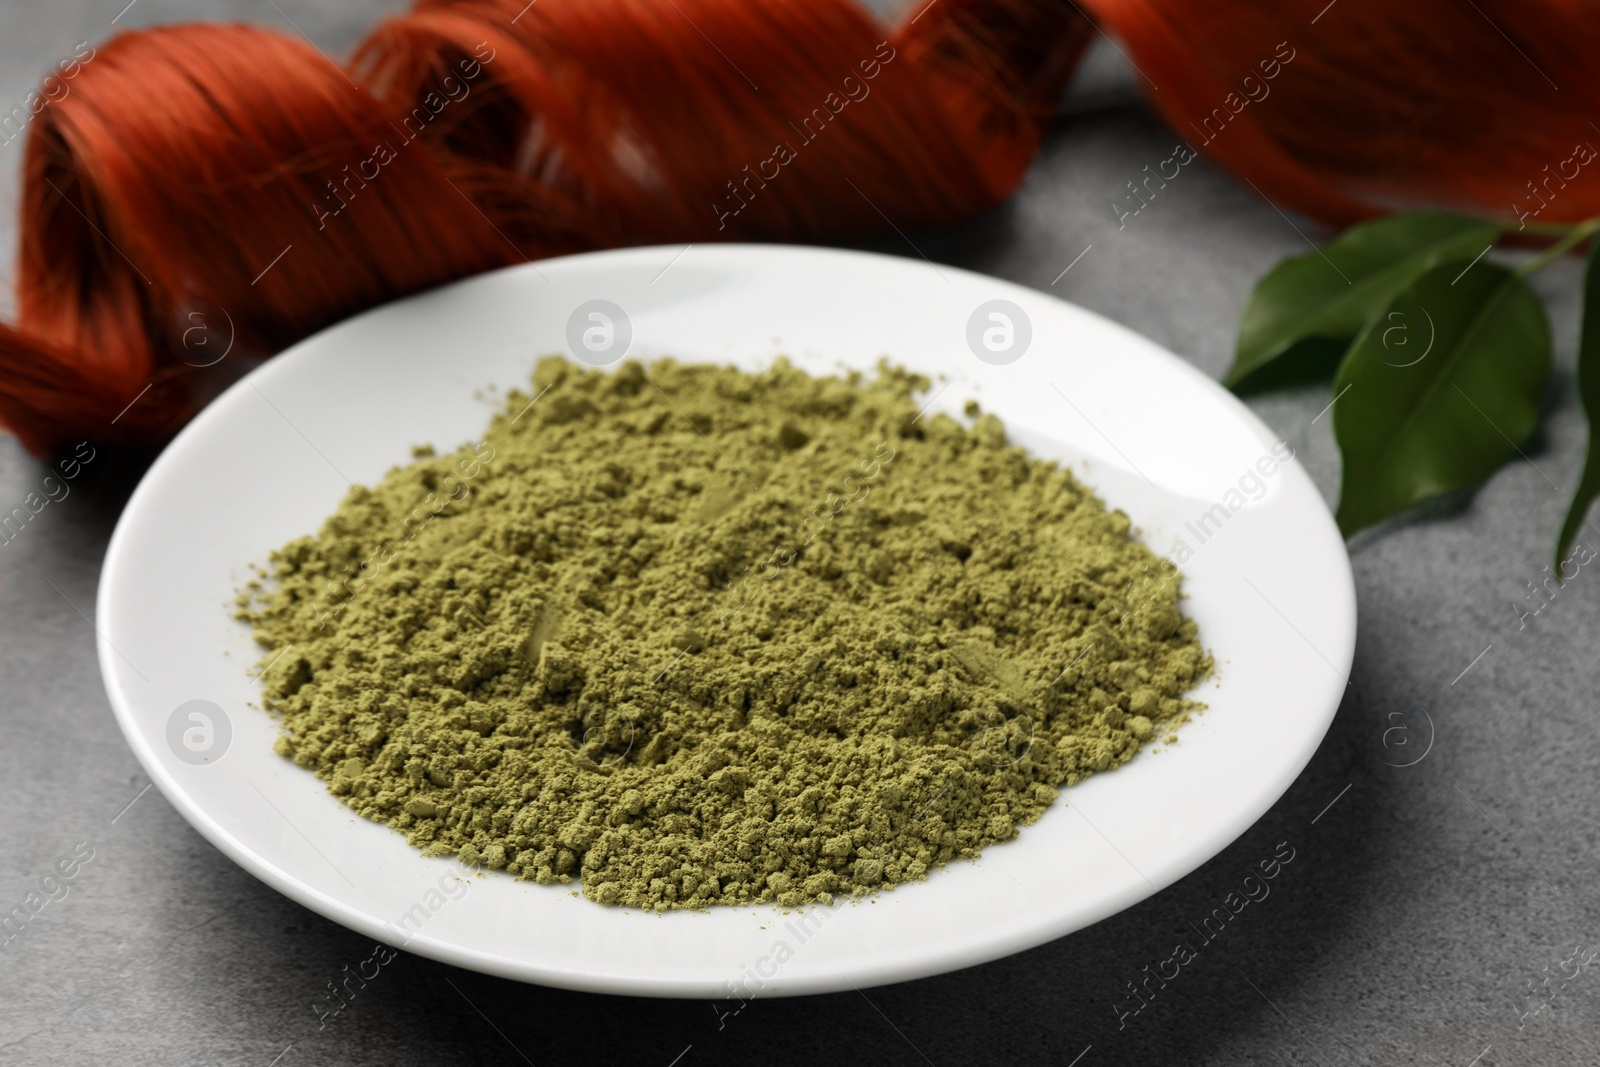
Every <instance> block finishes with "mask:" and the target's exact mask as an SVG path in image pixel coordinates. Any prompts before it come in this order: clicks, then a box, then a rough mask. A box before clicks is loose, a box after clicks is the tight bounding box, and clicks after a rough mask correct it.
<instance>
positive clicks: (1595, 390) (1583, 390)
mask: <svg viewBox="0 0 1600 1067" xmlns="http://www.w3.org/2000/svg"><path fill="white" fill-rule="evenodd" d="M1578 399H1580V400H1581V401H1583V414H1584V416H1585V417H1586V418H1587V419H1588V420H1589V453H1588V455H1587V456H1586V457H1585V458H1584V461H1583V477H1582V478H1581V479H1579V481H1578V491H1577V492H1576V493H1574V494H1572V503H1571V504H1570V505H1568V507H1567V518H1566V521H1565V522H1563V523H1562V524H1561V536H1560V538H1559V539H1557V541H1556V566H1555V570H1556V573H1557V574H1560V573H1561V562H1562V560H1563V559H1564V558H1565V557H1566V554H1567V549H1568V548H1569V547H1571V545H1572V539H1573V538H1574V537H1576V536H1577V534H1578V527H1579V526H1581V525H1583V522H1584V520H1585V519H1586V518H1587V517H1588V514H1589V505H1590V504H1592V503H1594V498H1595V496H1596V495H1600V433H1596V430H1597V428H1600V241H1596V242H1595V243H1594V244H1593V245H1592V246H1591V247H1590V249H1589V258H1588V261H1587V262H1586V263H1585V264H1584V268H1583V328H1582V332H1581V333H1579V335H1578Z"/></svg>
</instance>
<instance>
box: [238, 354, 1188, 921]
mask: <svg viewBox="0 0 1600 1067" xmlns="http://www.w3.org/2000/svg"><path fill="white" fill-rule="evenodd" d="M927 386H928V383H927V382H926V381H925V380H923V379H919V378H917V377H914V376H911V375H907V374H905V373H902V372H896V371H893V370H890V369H888V368H881V369H880V372H879V374H878V375H877V377H876V379H873V380H867V379H865V378H863V377H861V376H859V375H853V376H850V377H848V378H812V377H810V376H808V375H807V374H805V373H803V372H801V371H800V370H798V369H796V368H794V367H792V366H791V365H789V364H787V363H785V362H781V361H780V362H779V363H778V364H777V365H775V366H774V367H773V368H772V369H770V370H768V371H765V372H763V373H758V374H748V373H744V372H741V371H737V370H732V369H728V368H721V367H708V366H684V365H679V364H677V363H674V362H672V361H665V360H664V361H661V362H658V363H656V364H654V365H652V366H650V367H649V368H645V367H642V366H639V365H637V364H634V363H629V364H625V365H623V366H622V367H621V368H620V369H619V370H617V371H616V372H615V373H613V374H606V373H602V372H599V371H590V370H586V369H582V368H579V367H577V366H575V365H572V364H569V363H566V362H564V361H562V360H559V359H553V358H552V359H546V360H543V361H541V362H540V364H539V366H538V369H537V372H536V374H535V377H534V383H533V388H532V390H531V391H530V392H528V393H526V394H522V393H515V394H513V395H512V396H511V398H510V402H509V404H508V406H507V408H506V410H505V412H504V414H501V415H497V416H496V417H495V418H494V420H493V422H492V424H491V426H490V428H489V430H488V432H487V433H486V434H485V436H484V439H483V440H482V441H481V442H479V443H477V444H473V445H469V446H466V447H464V448H462V449H461V450H459V451H457V452H455V453H453V454H450V455H434V454H433V452H432V450H431V449H418V450H417V456H418V461H417V462H415V463H414V464H412V465H411V466H408V467H404V468H397V469H395V470H393V471H391V472H390V473H389V474H388V475H387V476H386V477H385V478H384V479H383V481H382V482H381V483H380V484H379V485H377V486H376V487H374V488H370V489H369V488H355V489H352V490H351V491H350V493H349V495H348V497H347V498H346V499H345V501H344V503H343V504H342V505H341V506H340V507H339V509H338V511H337V512H336V513H335V514H334V515H333V516H332V517H331V518H329V519H328V520H327V522H326V523H325V524H324V525H323V527H322V529H321V531H320V532H319V533H318V534H317V535H316V536H315V537H307V538H302V539H300V540H297V541H294V542H292V543H290V544H289V545H287V546H285V547H284V548H283V549H281V550H280V551H278V552H277V553H275V554H274V555H273V557H272V561H271V569H270V576H269V580H268V581H267V582H266V583H264V584H261V583H253V585H252V588H251V589H250V590H249V591H248V592H247V594H246V595H245V596H244V597H241V609H240V610H241V617H242V618H244V619H246V620H248V621H249V622H250V623H251V624H253V626H254V628H255V632H256V636H257V639H258V640H259V641H260V642H261V643H262V644H263V645H265V646H267V647H268V648H269V649H272V650H275V652H274V653H273V655H275V656H276V658H275V659H274V658H273V657H272V656H268V657H266V659H265V660H264V662H267V663H270V667H269V668H267V669H266V670H265V671H264V673H263V679H262V684H263V686H264V690H265V705H266V707H267V708H268V709H269V710H271V711H273V712H275V713H277V714H279V715H281V719H282V736H281V737H280V738H279V740H278V742H277V748H278V751H279V752H280V753H282V754H283V755H285V756H288V757H290V758H292V759H293V760H294V762H295V763H297V764H299V765H300V766H302V767H305V768H308V769H310V770H313V771H315V772H316V774H317V775H318V776H319V777H321V778H324V779H326V780H327V781H328V782H329V783H330V787H331V789H332V790H333V792H334V793H336V794H337V795H339V796H340V797H342V798H343V799H344V801H345V802H346V803H348V804H349V805H350V806H351V807H352V808H353V809H355V810H356V811H357V812H359V813H360V814H362V815H364V816H366V817H367V818H369V819H374V820H377V821H379V822H382V823H387V824H388V825H390V826H392V827H394V828H395V829H397V830H400V831H401V832H403V833H404V834H405V835H406V837H407V839H408V840H409V841H410V842H411V843H412V844H413V845H415V846H417V847H419V848H422V849H424V850H426V851H427V852H428V853H429V854H431V855H457V856H459V857H460V858H461V860H462V861H464V862H467V863H477V864H483V865H485V866H487V867H490V868H494V869H504V870H506V871H508V872H510V873H511V874H513V875H516V876H517V877H519V878H525V879H531V880H533V881H537V882H540V883H552V882H568V881H570V880H571V879H574V878H578V879H581V882H582V888H583V892H584V894H585V895H586V896H588V897H589V898H590V899H592V900H596V901H599V902H601V903H603V904H622V905H631V906H636V907H645V908H655V909H657V910H662V909H666V908H673V907H703V906H705V905H709V904H748V903H754V902H759V901H776V902H778V903H779V904H781V905H784V906H795V905H799V904H803V903H808V902H827V901H830V900H831V899H833V898H834V897H835V896H838V895H840V894H855V893H862V892H866V891H870V890H873V889H877V888H882V887H888V886H893V885H896V884H899V883H902V882H906V881H909V880H913V879H919V878H922V877H924V876H926V874H927V873H928V872H929V871H930V870H931V869H932V868H933V867H935V866H937V865H939V864H942V863H945V862H948V861H949V860H952V859H955V858H962V857H974V856H976V855H978V853H979V851H980V850H981V849H982V848H983V847H984V846H986V845H990V844H994V843H995V842H999V841H1005V840H1007V839H1009V838H1011V837H1014V836H1015V835H1016V834H1017V828H1018V827H1019V826H1020V825H1023V824H1026V823H1029V822H1032V821H1033V820H1035V819H1037V818H1038V817H1039V815H1040V814H1041V813H1043V812H1044V811H1045V810H1046V808H1048V807H1049V806H1050V805H1051V803H1052V802H1053V801H1054V800H1055V799H1056V796H1057V793H1056V787H1058V786H1060V785H1063V784H1070V783H1072V782H1076V781H1078V780H1079V779H1081V778H1083V777H1084V776H1086V775H1088V774H1090V773H1092V772H1095V771H1104V770H1107V769H1109V768H1112V767H1115V766H1117V765H1118V764H1121V763H1123V762H1125V761H1127V760H1128V759H1130V758H1131V757H1132V756H1133V754H1134V753H1135V751H1136V750H1137V749H1138V748H1139V746H1140V744H1141V743H1142V742H1144V741H1146V740H1148V739H1150V738H1151V737H1152V736H1153V735H1162V734H1164V733H1165V731H1166V730H1167V729H1168V728H1170V727H1171V726H1172V725H1173V724H1175V723H1176V722H1177V721H1180V720H1181V719H1183V718H1184V717H1186V716H1187V714H1188V712H1189V711H1190V710H1192V709H1194V708H1195V707H1196V706H1197V705H1195V704H1194V703H1193V702H1192V701H1190V700H1187V699H1186V698H1185V696H1184V694H1185V692H1186V691H1187V690H1189V689H1190V688H1191V687H1192V686H1193V685H1194V684H1195V683H1196V681H1198V680H1199V679H1200V678H1202V677H1204V676H1205V675H1207V674H1208V673H1209V672H1210V670H1211V667H1212V664H1211V659H1210V657H1209V656H1207V655H1206V654H1205V653H1204V651H1203V650H1202V649H1201V647H1200V645H1199V644H1198V642H1197V641H1196V633H1195V625H1194V623H1193V622H1192V621H1190V620H1188V619H1186V618H1185V617H1184V616H1183V615H1182V614H1181V613H1180V611H1179V607H1178V604H1179V584H1180V582H1179V577H1178V575H1177V573H1176V572H1175V571H1174V570H1173V569H1172V567H1171V565H1170V564H1169V563H1167V562H1166V561H1164V560H1161V559H1160V558H1159V557H1157V556H1155V555H1154V554H1153V553H1151V552H1150V551H1149V550H1148V549H1147V548H1145V547H1144V546H1143V545H1142V544H1141V543H1139V542H1138V541H1136V540H1134V539H1132V538H1131V537H1130V536H1129V523H1128V518H1127V516H1125V515H1123V514H1122V513H1121V512H1115V511H1112V512H1108V511H1107V510H1106V509H1105V507H1104V506H1103V505H1102V504H1101V503H1100V501H1099V500H1097V499H1096V498H1095V497H1094V496H1093V495H1092V494H1091V493H1089V492H1088V491H1087V490H1086V489H1085V488H1084V487H1083V486H1082V485H1080V484H1079V483H1078V482H1077V481H1076V480H1075V479H1074V478H1073V477H1072V476H1071V475H1070V474H1069V473H1068V472H1067V471H1065V470H1062V469H1060V468H1059V467H1058V466H1057V465H1055V464H1053V463H1046V462H1043V461H1040V460H1037V459H1032V458H1030V457H1029V456H1028V455H1027V454H1026V453H1025V452H1024V451H1023V450H1022V449H1020V448H1016V447H1012V446H1009V445H1008V444H1007V442H1006V435H1005V430H1004V428H1003V427H1002V425H1001V423H1000V422H999V421H998V420H997V419H995V418H994V417H993V416H991V415H980V414H979V412H978V409H977V407H976V406H975V405H972V404H969V405H968V408H967V414H968V416H969V418H971V419H972V422H973V424H972V425H971V427H970V428H967V427H965V426H963V425H962V424H961V423H960V422H959V421H957V420H955V419H952V418H950V417H947V416H944V415H936V416H926V417H919V414H918V408H917V404H916V401H915V399H914V397H915V394H916V393H917V392H918V391H920V390H923V389H926V388H927Z"/></svg>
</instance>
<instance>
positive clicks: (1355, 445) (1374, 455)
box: [1333, 259, 1550, 536]
mask: <svg viewBox="0 0 1600 1067" xmlns="http://www.w3.org/2000/svg"><path fill="white" fill-rule="evenodd" d="M1468 262H1470V261H1469V260H1465V259H1461V260H1451V261H1449V262H1445V263H1441V264H1439V265H1438V266H1436V267H1434V268H1432V269H1431V270H1429V271H1427V272H1426V273H1425V274H1423V275H1422V276H1421V277H1420V278H1418V279H1417V280H1416V281H1415V282H1413V283H1412V284H1411V285H1410V287H1408V288H1407V289H1406V290H1405V291H1404V292H1403V293H1401V294H1400V295H1399V296H1397V297H1395V299H1394V301H1393V302H1392V303H1391V304H1390V305H1389V307H1388V309H1387V310H1386V311H1384V312H1383V313H1382V314H1380V315H1379V316H1378V317H1377V318H1375V319H1374V320H1373V321H1372V322H1371V323H1370V324H1369V325H1368V326H1367V328H1366V329H1365V330H1364V331H1362V333H1361V336H1359V337H1358V338H1356V341H1355V343H1354V344H1353V345H1351V346H1350V353H1349V355H1347V356H1346V357H1345V361H1344V363H1343V364H1342V365H1341V366H1340V367H1339V375H1338V378H1337V379H1336V381H1335V383H1334V385H1335V390H1336V391H1335V393H1334V397H1335V400H1334V406H1333V429H1334V436H1335V437H1336V438H1337V439H1338V442H1339V451H1340V453H1341V454H1342V455H1343V457H1344V479H1343V486H1342V487H1341V489H1340V492H1339V514H1338V519H1339V528H1340V529H1341V530H1343V531H1344V533H1345V535H1346V536H1349V535H1350V534H1353V533H1355V532H1356V531H1357V530H1360V529H1362V528H1364V527H1367V526H1371V525H1372V524H1373V523H1375V522H1380V521H1382V520H1383V519H1386V518H1389V517H1390V516H1391V515H1395V514H1398V513H1399V512H1402V511H1404V510H1405V509H1407V508H1409V507H1411V506H1412V505H1414V504H1418V503H1421V502H1422V501H1424V500H1427V499H1428V498H1429V497H1433V496H1437V495H1438V494H1440V493H1444V492H1447V491H1449V490H1451V489H1458V488H1461V487H1463V486H1468V485H1476V484H1478V483H1479V482H1481V481H1483V480H1484V479H1485V478H1487V477H1488V476H1489V475H1490V474H1492V473H1494V471H1495V469H1496V468H1497V467H1499V466H1500V465H1501V464H1502V463H1505V462H1506V461H1507V460H1508V459H1510V458H1512V457H1513V456H1515V455H1517V454H1518V448H1517V444H1518V442H1521V441H1522V440H1524V439H1525V438H1526V437H1527V436H1528V435H1529V434H1531V433H1532V432H1533V430H1534V428H1535V427H1536V426H1538V424H1539V401H1540V398H1541V397H1542V396H1543V395H1544V388H1545V382H1546V381H1547V380H1548V378H1549V376H1550V328H1549V326H1548V324H1547V323H1546V322H1545V314H1544V305H1542V304H1541V303H1539V298H1538V297H1537V296H1535V295H1534V292H1533V290H1532V289H1530V288H1529V287H1528V283H1527V282H1525V281H1523V279H1522V277H1521V275H1519V274H1516V273H1514V272H1512V271H1509V270H1506V269H1505V268H1504V267H1500V266H1497V265H1495V264H1493V263H1479V264H1478V265H1477V266H1475V267H1473V268H1472V269H1471V270H1465V268H1466V266H1467V263H1468ZM1463 271H1465V273H1463Z"/></svg>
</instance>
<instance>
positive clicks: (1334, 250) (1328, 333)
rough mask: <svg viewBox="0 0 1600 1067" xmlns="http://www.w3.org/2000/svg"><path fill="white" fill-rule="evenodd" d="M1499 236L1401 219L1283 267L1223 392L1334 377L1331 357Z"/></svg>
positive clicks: (1471, 223)
mask: <svg viewBox="0 0 1600 1067" xmlns="http://www.w3.org/2000/svg"><path fill="white" fill-rule="evenodd" d="M1499 235H1500V227H1499V226H1496V225H1495V224H1494V223H1491V222H1485V221H1483V220H1482V219H1471V218H1467V217H1465V216H1462V215H1451V214H1446V213H1444V212H1423V213H1418V214H1413V215H1393V216H1390V217H1388V218H1383V219H1378V220H1377V221H1375V222H1364V223H1361V224H1359V225H1356V226H1352V227H1350V228H1349V229H1348V230H1345V231H1344V232H1343V233H1341V234H1340V235H1339V236H1338V237H1336V238H1334V239H1333V241H1331V242H1329V244H1328V245H1327V246H1326V247H1324V248H1323V249H1322V250H1321V251H1318V252H1311V253H1308V254H1306V255H1303V256H1294V257H1292V258H1290V259H1286V260H1284V261H1283V262H1281V263H1279V264H1278V265H1277V266H1276V267H1274V268H1273V269H1272V271H1271V273H1269V274H1268V275H1267V276H1266V277H1265V278H1262V279H1261V281H1260V282H1259V283H1257V285H1256V288H1255V291H1254V292H1252V293H1251V294H1250V300H1249V302H1248V303H1246V304H1245V308H1244V314H1243V316H1242V317H1241V318H1240V320H1239V340H1238V344H1237V345H1236V347H1235V349H1234V355H1233V366H1232V367H1231V368H1229V370H1228V375H1227V377H1226V378H1224V379H1223V382H1224V384H1226V385H1227V386H1228V387H1229V388H1232V389H1238V388H1240V387H1241V386H1243V387H1248V388H1264V387H1266V386H1269V385H1278V384H1284V383H1286V382H1288V381H1294V380H1300V379H1304V378H1309V377H1320V376H1323V375H1326V374H1328V373H1329V372H1331V371H1332V370H1333V367H1334V366H1335V365H1336V362H1337V359H1336V357H1335V359H1334V360H1330V359H1329V358H1328V356H1329V352H1330V350H1332V351H1334V352H1340V353H1342V352H1343V350H1344V348H1345V347H1346V346H1347V345H1348V343H1349V342H1350V340H1351V338H1353V337H1355V336H1356V335H1357V334H1358V333H1360V332H1361V330H1362V328H1363V327H1365V326H1366V325H1367V323H1368V322H1369V321H1371V319H1372V317H1373V316H1374V315H1377V314H1378V313H1380V312H1382V311H1383V310H1384V309H1385V308H1386V307H1388V306H1389V302H1390V301H1391V300H1393V299H1394V298H1395V296H1396V295H1398V294H1399V293H1400V292H1401V291H1402V290H1404V289H1405V288H1406V287H1407V286H1408V285H1410V284H1411V283H1412V282H1414V281H1415V280H1416V279H1417V278H1418V277H1420V276H1421V275H1422V273H1423V272H1424V271H1426V270H1428V269H1429V268H1430V267H1432V266H1434V265H1435V264H1437V263H1441V262H1443V261H1444V260H1446V259H1460V258H1462V257H1465V258H1466V259H1468V260H1471V259H1472V258H1473V257H1475V256H1477V255H1478V254H1479V253H1481V252H1483V251H1484V250H1485V249H1487V248H1488V247H1489V246H1490V245H1492V244H1493V243H1494V241H1495V239H1496V238H1497V237H1499ZM1463 266H1465V264H1463Z"/></svg>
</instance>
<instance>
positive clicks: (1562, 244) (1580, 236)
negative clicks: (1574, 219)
mask: <svg viewBox="0 0 1600 1067" xmlns="http://www.w3.org/2000/svg"><path fill="white" fill-rule="evenodd" d="M1596 231H1600V216H1597V217H1595V218H1592V219H1584V220H1583V221H1582V222H1580V223H1577V224H1576V225H1574V226H1573V227H1572V228H1571V229H1570V230H1569V231H1568V232H1567V235H1566V236H1565V237H1563V238H1561V240H1559V241H1556V242H1555V243H1554V244H1552V245H1551V246H1550V247H1549V248H1546V249H1545V250H1544V251H1543V252H1540V253H1539V254H1538V255H1537V256H1534V257H1533V258H1532V259H1530V260H1528V262H1526V263H1524V264H1522V266H1520V267H1518V268H1517V273H1518V274H1520V275H1522V276H1523V277H1524V278H1525V277H1527V276H1528V275H1530V274H1532V273H1533V272H1534V271H1537V270H1542V269H1544V268H1545V267H1546V266H1548V265H1549V264H1550V263H1552V262H1553V261H1555V260H1557V259H1560V258H1561V257H1562V256H1564V255H1566V254H1567V253H1568V252H1570V251H1572V250H1573V249H1574V248H1576V247H1577V246H1578V245H1580V244H1582V243H1583V242H1584V241H1587V240H1588V239H1589V238H1590V237H1593V236H1594V235H1595V233H1596Z"/></svg>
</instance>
